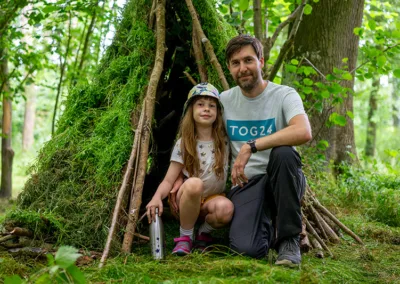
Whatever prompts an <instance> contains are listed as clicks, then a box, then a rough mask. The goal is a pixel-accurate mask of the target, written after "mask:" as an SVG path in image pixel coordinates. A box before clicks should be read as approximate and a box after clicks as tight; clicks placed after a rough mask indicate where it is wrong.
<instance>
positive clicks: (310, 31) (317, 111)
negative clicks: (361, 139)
mask: <svg viewBox="0 0 400 284" xmlns="http://www.w3.org/2000/svg"><path fill="white" fill-rule="evenodd" d="M310 5H311V7H312V13H311V15H306V16H304V17H303V20H302V23H301V25H300V26H299V30H298V33H297V35H296V37H295V40H294V49H293V53H292V54H291V55H290V58H291V59H295V60H294V61H293V62H292V63H294V65H296V67H299V69H300V68H301V69H300V71H299V70H297V74H296V78H295V79H294V80H293V74H291V72H290V70H288V69H286V70H285V72H286V73H285V74H284V76H286V77H287V79H288V80H289V81H292V84H294V82H293V81H296V82H297V83H299V82H301V83H302V84H303V88H302V89H300V92H301V94H302V96H304V98H305V100H306V104H307V106H308V113H309V115H310V122H311V125H312V130H313V137H314V141H319V140H325V141H328V142H329V147H328V148H327V151H326V157H327V159H328V160H329V159H330V160H333V161H334V164H335V165H340V164H341V162H344V161H348V162H351V161H352V159H351V157H354V156H355V155H356V148H355V141H354V126H353V121H352V113H353V97H352V90H353V87H354V77H353V76H352V75H351V74H350V72H351V71H352V70H354V69H355V68H356V62H357V54H358V42H359V38H358V36H356V35H355V34H354V33H353V30H354V29H355V28H356V27H360V26H361V20H362V16H363V9H364V1H356V0H352V1H314V2H312V3H310ZM333 23H334V24H333ZM289 62H290V60H289ZM297 65H298V66H297ZM310 68H311V70H312V69H314V70H313V71H310ZM295 72H296V71H295ZM328 74H330V75H329V76H328ZM321 83H322V84H321ZM294 85H296V84H294ZM311 86H314V88H315V89H314V90H313V89H312V88H310V87H311ZM327 125H330V127H327ZM349 154H350V155H349Z"/></svg>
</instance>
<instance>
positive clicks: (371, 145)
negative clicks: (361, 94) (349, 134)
mask: <svg viewBox="0 0 400 284" xmlns="http://www.w3.org/2000/svg"><path fill="white" fill-rule="evenodd" d="M379 83H380V77H378V76H377V77H375V78H374V80H373V82H372V91H371V94H370V97H369V111H368V121H367V141H366V144H365V155H366V156H369V157H373V156H374V155H375V145H376V122H375V121H374V115H375V113H376V111H377V110H378V102H377V98H378V91H379Z"/></svg>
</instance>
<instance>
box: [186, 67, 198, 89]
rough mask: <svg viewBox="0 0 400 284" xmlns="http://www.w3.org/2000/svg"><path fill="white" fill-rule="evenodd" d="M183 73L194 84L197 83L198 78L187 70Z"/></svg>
mask: <svg viewBox="0 0 400 284" xmlns="http://www.w3.org/2000/svg"><path fill="white" fill-rule="evenodd" d="M183 74H185V76H186V77H187V78H188V79H189V81H190V82H191V83H192V84H193V86H196V85H197V82H196V80H195V79H194V78H193V77H192V76H191V75H190V74H189V73H188V72H186V71H183Z"/></svg>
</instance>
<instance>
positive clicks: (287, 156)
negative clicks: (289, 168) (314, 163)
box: [270, 146, 296, 161]
mask: <svg viewBox="0 0 400 284" xmlns="http://www.w3.org/2000/svg"><path fill="white" fill-rule="evenodd" d="M294 158H296V152H295V150H294V149H293V147H292V146H279V147H275V148H273V149H272V151H271V154H270V159H271V160H272V159H279V160H283V161H287V160H291V159H294Z"/></svg>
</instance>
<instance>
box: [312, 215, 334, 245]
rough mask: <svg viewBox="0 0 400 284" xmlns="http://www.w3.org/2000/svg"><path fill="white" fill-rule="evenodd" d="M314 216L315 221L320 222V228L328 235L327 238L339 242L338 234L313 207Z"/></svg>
mask: <svg viewBox="0 0 400 284" xmlns="http://www.w3.org/2000/svg"><path fill="white" fill-rule="evenodd" d="M312 208H313V210H314V214H315V217H316V219H317V222H318V223H319V224H321V226H322V228H323V229H324V231H325V233H326V235H327V236H328V239H329V240H330V241H332V242H333V243H336V244H337V243H340V238H339V237H338V235H336V233H335V231H334V230H333V229H332V228H331V227H330V226H329V225H328V223H327V222H326V221H325V220H324V218H322V216H321V215H320V214H319V213H318V211H317V210H315V209H314V207H312Z"/></svg>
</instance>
